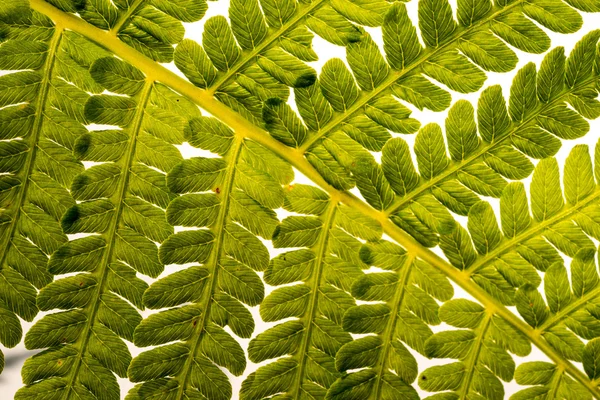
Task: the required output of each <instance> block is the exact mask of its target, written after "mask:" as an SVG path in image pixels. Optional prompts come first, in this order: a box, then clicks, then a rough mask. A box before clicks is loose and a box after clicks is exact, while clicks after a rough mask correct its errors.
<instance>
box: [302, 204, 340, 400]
mask: <svg viewBox="0 0 600 400" xmlns="http://www.w3.org/2000/svg"><path fill="white" fill-rule="evenodd" d="M337 207H338V202H337V200H335V199H331V200H330V203H329V206H328V208H327V211H326V212H325V215H324V217H323V228H322V230H321V235H320V237H319V242H318V243H317V245H316V246H315V248H314V251H315V252H316V253H317V258H316V259H315V264H314V265H315V266H314V268H313V271H311V275H310V277H309V279H308V281H307V282H306V283H307V284H308V285H312V288H311V290H312V293H311V295H312V296H311V299H310V305H309V307H308V309H307V310H306V312H305V314H304V315H303V316H302V322H303V323H304V325H305V327H306V332H304V336H303V337H302V344H301V345H300V353H299V355H300V364H299V366H298V375H296V381H295V382H294V388H293V389H292V390H291V393H292V398H294V399H300V398H302V396H301V392H300V391H301V390H302V380H303V379H304V371H305V369H306V359H307V358H308V352H309V350H310V345H311V339H312V328H313V323H314V319H315V314H316V312H317V309H318V307H317V305H318V304H319V292H320V291H321V278H322V276H323V260H324V259H325V253H326V252H327V243H328V241H329V232H330V231H331V228H332V226H333V221H334V220H335V215H336V211H337Z"/></svg>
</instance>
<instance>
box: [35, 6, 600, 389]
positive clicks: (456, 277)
mask: <svg viewBox="0 0 600 400" xmlns="http://www.w3.org/2000/svg"><path fill="white" fill-rule="evenodd" d="M354 3H363V2H361V1H358V0H357V1H355V2H354ZM32 4H33V6H34V7H35V8H36V9H39V10H43V11H44V12H45V13H48V15H52V17H53V18H56V19H57V20H60V21H61V22H64V23H65V24H66V25H67V26H69V27H71V28H72V29H74V30H76V31H77V32H85V34H86V36H97V38H98V39H97V40H101V41H102V42H103V45H104V46H106V47H107V48H108V49H110V50H111V51H113V52H115V54H117V55H118V56H119V57H121V58H123V59H125V60H126V61H127V62H129V63H131V64H132V65H135V66H137V67H139V68H140V69H141V70H143V71H144V72H148V73H149V74H152V75H153V76H155V77H158V78H159V80H160V81H161V82H164V83H165V84H167V85H169V86H170V87H172V88H173V89H175V90H176V91H178V92H179V93H181V94H183V95H185V96H186V97H188V98H189V99H191V100H193V101H194V102H196V103H197V104H198V105H200V106H201V107H203V108H204V109H206V110H207V111H208V112H210V113H211V114H212V115H213V116H215V117H216V118H218V119H219V120H220V121H221V122H223V123H225V124H226V125H228V126H229V127H230V128H232V129H233V130H234V132H235V136H236V137H237V138H239V139H240V140H241V138H245V140H247V139H248V138H250V139H252V140H254V141H256V142H258V143H260V144H262V145H264V146H265V147H266V148H268V149H270V150H272V151H274V152H275V153H276V154H277V155H279V156H280V157H282V158H283V159H285V160H287V161H289V162H290V163H291V164H292V165H293V166H294V167H296V168H297V169H298V170H299V171H300V172H302V173H303V174H304V175H305V176H306V177H308V178H309V179H310V180H312V181H313V182H314V183H316V184H318V185H319V186H321V187H322V188H323V189H325V190H326V191H327V192H328V193H329V194H330V195H331V196H332V197H335V198H337V199H339V200H341V201H342V202H343V203H344V204H346V205H348V206H349V207H351V208H352V209H353V210H356V211H359V212H360V213H362V214H364V215H366V216H369V217H372V218H373V219H376V220H377V221H379V222H380V224H381V225H382V227H383V230H384V232H385V233H387V234H388V235H389V236H390V237H391V238H392V239H394V240H396V241H397V242H399V243H400V244H401V245H402V246H403V247H404V248H405V249H406V250H407V251H408V253H409V254H411V256H414V257H415V258H419V259H422V260H423V261H425V262H428V263H429V264H431V265H432V266H433V267H434V268H436V269H438V270H440V271H443V273H444V274H445V275H447V276H449V277H451V279H452V280H453V281H455V282H456V283H458V284H459V285H460V286H461V287H462V288H464V289H465V290H466V291H467V292H469V293H470V294H472V295H473V297H475V298H476V299H477V300H478V301H479V302H480V303H481V304H482V305H484V306H485V307H486V308H488V309H489V310H490V311H491V312H493V313H494V314H495V315H498V316H500V317H501V318H502V319H503V320H505V321H507V323H508V324H509V325H510V326H512V327H514V328H515V329H516V330H518V331H519V332H521V333H523V334H524V335H525V336H527V337H528V339H529V340H530V341H531V343H533V344H535V345H536V346H537V347H539V348H540V349H541V350H542V351H543V352H544V353H545V354H547V355H548V356H549V357H550V358H551V359H552V360H553V361H555V362H556V363H557V364H560V365H561V367H562V368H563V369H564V370H565V371H567V372H568V374H569V375H571V376H573V377H574V378H575V379H576V380H577V381H578V382H581V383H582V384H584V385H585V386H586V388H587V389H588V390H589V391H590V392H592V393H594V394H595V395H598V389H597V388H596V387H595V385H594V383H592V382H591V381H590V380H589V379H587V378H586V377H585V376H582V373H581V372H580V371H579V370H578V369H577V368H576V367H575V366H573V364H571V363H570V362H569V361H568V360H566V359H564V358H563V357H561V356H560V355H559V354H558V353H557V352H556V350H555V349H553V348H552V347H551V346H550V345H549V344H548V343H547V342H546V341H545V339H543V338H541V337H539V336H538V335H536V333H535V331H534V330H533V329H532V328H531V327H530V326H528V325H526V324H524V323H523V321H522V320H521V319H520V318H519V317H517V316H515V314H513V313H512V312H511V311H510V310H508V309H507V308H506V307H504V306H503V305H502V304H501V303H500V302H499V301H498V300H496V298H494V297H492V296H490V295H489V294H487V293H486V292H485V291H483V290H482V289H481V288H480V287H479V286H477V285H476V284H475V283H474V281H472V280H470V279H469V277H467V276H465V274H464V273H460V272H458V271H457V270H456V268H454V267H453V266H451V265H449V264H448V263H447V262H445V261H444V260H442V259H441V258H440V257H438V256H436V255H435V254H434V253H433V252H431V251H429V250H428V249H425V248H424V247H423V246H421V245H419V244H418V243H417V242H416V241H415V240H414V239H413V238H412V237H411V236H409V235H408V234H406V233H405V232H404V231H402V230H401V229H400V228H398V227H397V226H396V225H394V224H393V223H392V222H391V221H390V220H389V219H388V218H387V215H386V214H385V213H383V212H382V211H381V209H382V208H381V207H380V206H383V208H386V207H388V206H389V205H390V200H391V201H392V202H393V200H394V197H393V195H394V193H393V191H392V190H391V188H390V182H388V181H387V180H386V179H385V175H384V174H383V170H382V169H381V168H380V167H379V166H378V165H376V164H375V163H374V162H373V160H372V159H371V158H370V157H357V158H356V159H357V160H359V159H360V162H358V163H356V165H352V164H351V163H350V164H346V165H348V166H349V167H350V168H344V167H343V166H342V167H343V168H339V167H336V166H335V164H333V163H328V164H325V165H327V166H330V165H331V166H333V167H332V170H334V171H340V173H339V174H338V175H339V176H340V177H341V179H340V181H341V182H344V181H345V180H348V178H347V177H348V176H350V178H351V179H356V178H355V176H352V175H349V174H348V173H347V169H352V168H354V169H355V170H356V171H358V172H359V174H354V175H356V176H359V178H360V179H359V180H360V185H358V186H359V187H360V186H362V187H363V188H368V187H370V188H372V189H374V190H373V191H370V192H368V196H367V195H365V196H364V197H365V198H369V201H371V202H372V203H373V204H376V205H377V208H379V210H375V209H374V208H373V207H371V206H369V205H367V204H366V203H364V202H362V201H361V200H359V199H357V198H356V197H354V196H352V195H351V194H349V193H347V192H343V191H341V190H339V189H336V188H334V187H333V186H332V185H331V184H329V183H328V182H327V181H326V180H324V179H323V177H322V176H321V174H320V173H319V172H318V171H317V169H316V168H314V167H313V166H312V165H311V164H310V163H309V162H308V161H307V160H306V158H304V157H303V156H304V154H303V153H304V152H303V150H297V149H291V148H289V147H288V146H286V145H284V144H283V143H285V141H287V142H289V143H291V144H292V146H294V147H295V146H298V143H301V146H304V145H306V143H307V142H306V140H304V141H302V140H300V139H301V138H302V137H303V132H306V131H307V129H306V128H305V129H304V130H303V129H302V128H301V126H302V124H301V123H300V122H299V119H298V117H295V118H294V115H293V114H292V113H291V110H290V109H286V108H285V106H283V107H282V103H281V101H277V100H272V101H269V102H268V104H267V106H268V108H270V109H267V110H265V113H264V114H265V115H264V116H265V117H266V118H265V120H266V122H268V123H269V124H271V126H270V130H271V131H274V132H276V133H277V134H278V135H279V136H280V137H283V138H284V140H285V141H283V143H282V141H275V140H273V139H272V138H269V137H267V136H265V132H264V131H263V130H262V129H260V128H258V127H256V126H255V125H253V124H251V123H249V122H248V121H247V120H246V119H244V118H242V117H240V115H239V114H237V113H236V112H234V111H231V110H230V109H229V108H228V107H225V106H223V104H222V103H219V102H217V101H216V100H215V99H214V98H213V96H212V95H211V94H210V93H208V92H207V91H205V90H202V89H199V88H197V87H194V86H192V85H190V84H189V83H187V82H186V81H184V80H182V79H180V78H179V77H177V76H176V75H174V74H172V73H170V72H169V71H167V70H165V69H164V68H162V67H160V66H159V65H157V64H155V63H153V62H152V61H151V60H149V59H147V58H146V57H143V56H141V55H140V54H139V53H137V52H135V51H133V50H132V49H130V48H128V47H127V46H124V45H123V44H122V43H121V42H120V41H118V39H116V38H114V37H112V36H110V35H106V34H105V33H104V32H102V31H100V30H97V29H93V28H92V27H90V26H89V25H87V24H85V23H82V22H81V21H79V20H77V18H75V17H68V16H66V15H65V14H64V13H60V12H58V11H56V10H55V9H53V8H52V7H50V6H48V5H47V4H45V3H44V2H43V1H41V0H32ZM513 4H517V5H518V6H520V5H523V3H522V2H517V3H513ZM588 6H593V4H589V3H587V2H586V3H585V7H588ZM515 7H516V8H515V10H516V9H517V8H518V7H517V6H515ZM484 8H485V7H484ZM442 11H443V10H442ZM512 11H514V10H512ZM434 14H439V15H447V14H448V13H447V10H446V11H445V12H440V13H434ZM565 15H566V14H565ZM567 20H568V18H567ZM484 25H485V24H483V25H482V26H484ZM514 26H516V25H514ZM514 26H513V27H514ZM436 40H437V39H436ZM531 43H538V42H537V41H535V40H533V41H530V42H527V43H526V44H531ZM546 47H548V46H547V45H546ZM357 75H358V73H357ZM363 76H366V75H364V74H363ZM369 76H371V75H370V74H369ZM311 88H313V89H315V90H314V91H313V92H310V93H309V96H307V98H309V101H308V102H307V104H313V103H311V101H312V100H310V99H312V93H317V95H316V96H319V93H320V92H319V90H316V89H317V87H316V86H314V85H313V86H312V87H311ZM436 93H437V92H436ZM300 96H301V95H300ZM300 96H297V97H300ZM323 98H324V96H322V95H321V96H320V97H317V101H316V102H314V104H316V105H315V106H313V105H311V107H314V108H317V107H323V106H322V105H321V104H326V105H327V102H325V103H323V101H322V99H323ZM299 108H300V107H299ZM325 108H327V107H326V106H325ZM325 113H327V111H325ZM301 115H302V114H301ZM395 115H396V114H395ZM399 115H404V116H405V117H406V115H405V114H399ZM405 117H403V118H402V119H406V118H405ZM306 120H307V121H308V120H309V118H308V117H306ZM282 121H285V123H284V122H282ZM314 121H317V122H318V121H319V120H318V119H316V118H315V119H314ZM392 122H397V121H396V120H395V119H393V120H392ZM308 124H309V122H307V125H308ZM288 126H289V127H291V128H293V129H288ZM335 126H337V125H335ZM335 126H332V127H335ZM273 128H274V129H273ZM311 129H312V128H311ZM332 129H333V128H332ZM433 130H435V128H434V129H433ZM286 131H287V133H286ZM342 137H343V138H344V139H345V137H344V136H342ZM388 137H389V136H388ZM426 139H427V138H426ZM345 140H347V139H345ZM386 140H387V139H386V138H384V139H383V140H382V141H379V142H378V141H375V144H374V145H376V146H380V147H382V146H383V144H384V142H385V141H386ZM355 142H356V141H355ZM425 142H426V141H425ZM350 143H352V142H350ZM352 144H353V143H352ZM330 147H332V148H336V151H337V147H340V146H339V145H338V144H337V143H335V142H333V141H331V142H330ZM365 148H366V146H364V145H360V144H359V145H358V146H356V145H353V146H352V147H350V148H349V149H350V150H346V147H345V146H344V147H343V148H342V150H343V151H338V153H336V154H337V155H338V157H339V159H342V160H343V162H344V163H347V161H348V158H349V157H354V156H355V155H361V154H362V155H366V154H364V149H365ZM357 150H360V151H358V152H357ZM332 157H333V156H332ZM334 161H336V162H337V159H335V160H334ZM328 162H329V161H328ZM340 165H341V164H340ZM336 168H337V169H336ZM342 172H343V174H342ZM351 172H354V171H351ZM330 181H332V182H335V181H334V180H333V178H330ZM344 184H346V183H345V182H344ZM348 185H349V186H348V187H352V186H353V185H354V181H352V180H349V183H348ZM386 185H387V187H386ZM390 193H391V194H392V196H390ZM431 198H432V197H431ZM433 200H434V201H437V200H436V199H433ZM434 204H435V203H434ZM436 205H437V204H436ZM441 210H443V212H441V213H442V216H443V217H444V218H442V219H441V220H440V221H438V220H436V219H434V220H433V224H435V226H436V227H439V228H440V229H439V231H438V233H439V234H442V235H443V234H447V233H448V232H452V231H453V230H454V229H455V228H454V222H449V220H447V219H446V216H447V211H446V209H445V208H444V207H442V208H441ZM436 213H437V211H436ZM424 215H426V214H424ZM428 218H429V217H428ZM463 236H465V235H463ZM465 237H466V238H467V239H468V236H465ZM175 350H176V349H175ZM172 354H174V353H172ZM163 382H164V381H163V380H158V381H155V382H153V383H152V384H151V383H148V390H151V388H153V387H154V388H156V387H159V386H160V385H161V384H162V383H163ZM171 382H172V381H171ZM170 384H171V383H170ZM144 385H146V384H144ZM167 389H168V388H167Z"/></svg>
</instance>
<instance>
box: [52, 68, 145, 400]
mask: <svg viewBox="0 0 600 400" xmlns="http://www.w3.org/2000/svg"><path fill="white" fill-rule="evenodd" d="M153 87H154V81H152V80H149V79H147V80H146V82H145V83H144V87H143V89H142V92H141V94H140V98H139V102H138V106H137V108H136V111H135V115H134V117H133V124H132V125H131V129H127V131H129V134H130V138H129V146H128V148H127V152H126V156H125V160H124V162H122V164H121V163H118V164H117V165H119V166H120V167H121V176H120V177H119V186H118V189H117V191H116V192H115V194H114V195H113V196H111V198H110V200H111V203H112V204H116V210H115V213H114V214H113V218H112V221H111V223H110V226H109V230H108V232H107V233H106V234H105V236H106V237H107V238H108V244H107V246H106V248H105V250H104V255H103V257H102V260H101V261H100V265H99V267H97V269H96V270H94V271H93V272H92V274H93V275H97V276H98V277H99V279H98V289H97V292H96V295H95V298H94V299H93V300H92V301H91V303H90V306H86V307H85V308H84V310H86V309H88V310H90V311H89V316H88V319H87V322H86V325H85V327H84V328H83V331H82V333H81V335H80V336H79V338H78V340H77V341H76V342H75V343H74V344H73V346H74V347H77V348H78V351H79V353H78V355H77V360H76V361H75V364H74V365H73V367H72V369H71V374H70V376H69V384H68V386H67V390H66V391H65V394H64V396H63V399H64V400H68V399H69V397H70V396H69V395H70V393H71V390H72V389H73V387H74V385H75V382H76V380H77V378H78V375H79V369H80V368H81V363H82V362H83V357H84V356H85V354H86V352H87V345H88V343H89V340H90V335H91V333H92V328H93V326H94V322H95V319H96V314H97V313H98V308H99V307H100V298H101V297H102V295H103V294H104V284H105V282H106V279H107V277H108V271H109V267H108V266H109V264H110V263H111V260H112V257H113V250H114V246H115V239H116V236H117V230H118V229H119V226H120V222H121V214H122V212H123V206H124V200H125V196H126V195H127V190H128V184H129V174H130V169H131V165H132V163H133V159H134V156H135V149H136V144H137V138H138V134H139V132H140V130H141V127H142V121H143V119H144V113H145V109H146V105H147V104H148V99H149V98H150V93H151V92H152V88H153ZM119 161H122V160H119Z"/></svg>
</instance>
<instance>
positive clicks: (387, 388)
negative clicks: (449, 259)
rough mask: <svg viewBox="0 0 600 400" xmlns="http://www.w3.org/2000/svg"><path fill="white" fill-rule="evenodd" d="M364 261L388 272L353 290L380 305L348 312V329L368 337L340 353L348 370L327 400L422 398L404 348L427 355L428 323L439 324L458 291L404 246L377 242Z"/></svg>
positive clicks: (345, 323) (340, 363)
mask: <svg viewBox="0 0 600 400" xmlns="http://www.w3.org/2000/svg"><path fill="white" fill-rule="evenodd" d="M360 254H361V258H362V259H363V260H364V261H365V263H367V264H368V265H372V266H375V267H378V268H380V269H383V270H385V271H389V272H383V273H369V274H365V275H364V276H362V277H360V278H359V279H357V280H356V282H355V283H354V284H353V286H352V295H353V296H354V298H356V299H357V300H362V301H369V302H373V301H377V302H378V303H374V304H362V305H358V306H356V307H353V308H350V309H349V310H348V311H347V312H346V314H345V315H344V319H343V327H344V330H346V331H348V332H350V333H356V334H374V335H369V336H364V337H361V338H358V339H356V340H354V341H353V342H350V343H348V344H346V345H344V346H343V347H342V348H341V349H340V351H339V352H338V354H337V355H336V367H337V369H338V370H339V371H342V372H344V371H349V370H356V369H359V368H360V370H359V371H358V372H350V373H348V374H347V375H345V376H343V377H342V378H341V379H340V380H338V381H337V382H336V383H334V384H333V385H332V387H331V389H330V390H329V392H328V394H327V399H332V400H334V399H335V400H343V399H353V398H361V399H418V398H419V396H418V394H417V392H416V391H415V389H414V388H413V387H412V386H411V384H412V383H413V382H414V380H415V379H416V377H417V374H418V366H417V361H416V359H415V357H414V356H413V355H412V354H411V352H410V351H409V350H408V349H407V348H406V346H405V344H406V345H408V346H409V347H411V348H412V349H414V350H415V351H417V352H419V353H421V354H425V351H426V348H425V341H426V340H427V338H428V337H430V336H431V335H432V331H431V329H430V328H429V325H437V324H439V323H440V319H439V317H438V308H439V307H438V304H437V302H436V301H435V300H434V298H436V299H438V300H440V301H446V300H449V299H450V298H452V296H453V293H454V290H453V287H452V285H451V284H450V282H449V281H448V279H447V278H446V277H445V276H444V275H443V274H441V273H440V272H439V271H437V270H436V269H434V268H433V267H431V266H430V265H429V264H427V263H425V262H423V261H422V260H419V259H416V258H415V257H414V256H412V255H410V254H408V253H407V252H406V250H404V249H403V248H401V247H400V246H398V245H396V244H394V243H392V242H388V241H377V242H371V243H367V244H366V245H364V246H363V247H362V249H361V251H360Z"/></svg>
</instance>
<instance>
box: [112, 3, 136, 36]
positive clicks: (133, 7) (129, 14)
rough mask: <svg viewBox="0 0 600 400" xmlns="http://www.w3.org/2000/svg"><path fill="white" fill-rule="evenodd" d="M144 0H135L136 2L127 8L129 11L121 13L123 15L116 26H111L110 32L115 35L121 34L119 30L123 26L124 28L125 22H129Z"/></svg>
mask: <svg viewBox="0 0 600 400" xmlns="http://www.w3.org/2000/svg"><path fill="white" fill-rule="evenodd" d="M143 2H144V0H135V2H134V3H133V4H132V5H131V7H129V8H128V9H127V11H125V12H124V13H122V14H121V16H120V17H119V19H118V20H117V22H116V23H115V26H113V27H112V28H110V30H109V31H108V32H109V33H111V34H112V35H114V36H117V35H118V34H119V31H120V30H121V28H123V26H125V24H126V23H127V22H129V19H130V18H131V17H132V16H133V14H134V13H135V12H136V11H137V10H138V8H139V6H140V5H141V4H142V3H143Z"/></svg>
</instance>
